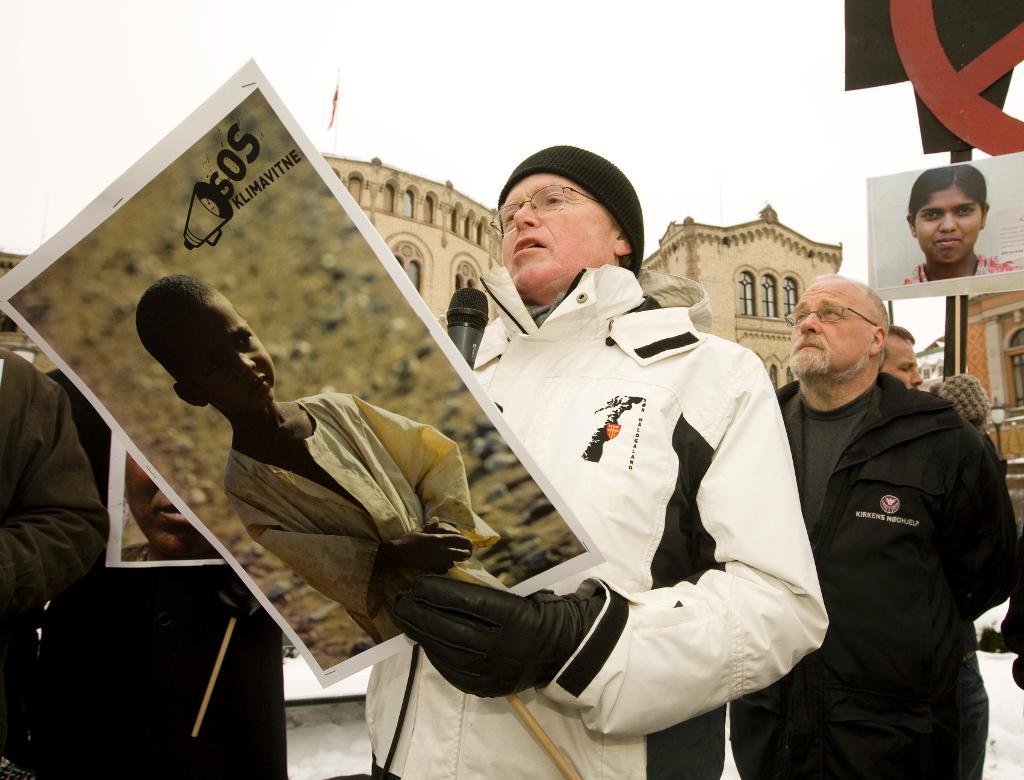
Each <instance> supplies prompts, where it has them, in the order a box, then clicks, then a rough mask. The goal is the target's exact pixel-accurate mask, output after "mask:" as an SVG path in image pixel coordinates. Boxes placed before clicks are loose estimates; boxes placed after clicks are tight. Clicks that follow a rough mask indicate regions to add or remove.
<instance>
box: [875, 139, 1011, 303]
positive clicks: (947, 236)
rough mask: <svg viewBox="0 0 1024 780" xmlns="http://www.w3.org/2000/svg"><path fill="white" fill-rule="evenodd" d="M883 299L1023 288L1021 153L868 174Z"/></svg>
mask: <svg viewBox="0 0 1024 780" xmlns="http://www.w3.org/2000/svg"><path fill="white" fill-rule="evenodd" d="M868 223H869V238H870V249H869V252H870V262H869V281H870V284H871V286H872V287H874V288H875V289H876V290H878V292H879V294H880V295H881V296H882V297H883V298H890V299H898V298H920V297H926V296H939V295H968V294H978V293H986V292H999V291H1002V290H1022V289H1024V153H1022V154H1011V155H1005V156H1002V157H993V158H989V159H984V160H976V161H974V162H971V163H956V164H954V165H941V166H937V167H935V168H928V169H926V170H917V171H907V172H905V173H897V174H893V175H890V176H881V177H877V178H872V179H868Z"/></svg>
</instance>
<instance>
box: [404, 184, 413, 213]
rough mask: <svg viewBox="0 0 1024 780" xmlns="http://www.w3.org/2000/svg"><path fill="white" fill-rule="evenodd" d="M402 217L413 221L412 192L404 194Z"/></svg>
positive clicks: (408, 191) (407, 191)
mask: <svg viewBox="0 0 1024 780" xmlns="http://www.w3.org/2000/svg"><path fill="white" fill-rule="evenodd" d="M402 216H403V217H405V218H406V219H412V190H406V191H405V192H404V193H402Z"/></svg>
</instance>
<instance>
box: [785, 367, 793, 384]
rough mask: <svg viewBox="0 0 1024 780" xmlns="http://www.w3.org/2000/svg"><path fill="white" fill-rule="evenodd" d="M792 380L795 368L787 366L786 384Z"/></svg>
mask: <svg viewBox="0 0 1024 780" xmlns="http://www.w3.org/2000/svg"><path fill="white" fill-rule="evenodd" d="M792 381H793V369H791V368H789V367H787V368H786V384H789V383H790V382H792Z"/></svg>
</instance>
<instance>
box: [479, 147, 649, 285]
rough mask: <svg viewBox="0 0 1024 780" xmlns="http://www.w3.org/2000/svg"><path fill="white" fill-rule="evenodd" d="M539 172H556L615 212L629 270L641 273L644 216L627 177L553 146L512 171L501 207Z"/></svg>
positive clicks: (599, 160) (581, 152)
mask: <svg viewBox="0 0 1024 780" xmlns="http://www.w3.org/2000/svg"><path fill="white" fill-rule="evenodd" d="M535 173H555V174H558V175H559V176H564V177H565V178H567V179H569V180H571V181H574V182H576V184H579V185H580V186H581V187H583V189H585V190H587V192H589V193H590V194H591V195H593V196H594V198H595V199H596V200H597V202H598V203H600V204H601V205H602V206H604V207H605V208H606V209H608V211H609V212H611V215H612V217H614V218H615V221H616V222H617V223H618V225H619V227H620V228H622V232H623V234H624V235H625V237H626V240H627V241H629V248H630V254H629V257H630V263H629V269H630V270H631V271H632V272H633V273H638V272H639V271H640V263H642V262H643V259H644V215H643V211H642V210H641V209H640V199H639V198H638V197H637V195H636V190H635V189H633V185H632V184H630V183H629V179H627V178H626V175H625V174H624V173H623V172H622V171H620V170H619V169H618V168H616V167H615V166H614V165H612V164H611V163H610V162H608V161H607V160H606V159H604V157H601V156H600V155H597V154H594V153H593V152H588V151H587V150H586V149H578V148H576V147H575V146H551V147H549V148H547V149H543V150H541V151H539V152H537V153H536V154H531V155H530V156H529V157H527V158H526V159H525V160H523V161H522V162H521V163H519V165H518V166H517V167H516V169H515V170H514V171H512V175H511V176H509V177H508V181H507V182H505V186H504V187H502V188H501V195H500V196H498V205H499V206H502V205H504V203H505V198H506V197H507V196H508V193H509V190H511V189H512V188H513V187H514V186H515V185H516V183H517V182H519V181H522V180H523V179H525V178H526V177H527V176H531V175H533V174H535Z"/></svg>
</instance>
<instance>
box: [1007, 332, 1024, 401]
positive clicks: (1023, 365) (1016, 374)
mask: <svg viewBox="0 0 1024 780" xmlns="http://www.w3.org/2000/svg"><path fill="white" fill-rule="evenodd" d="M1007 354H1008V356H1009V358H1010V371H1011V373H1012V374H1013V390H1014V393H1015V394H1016V396H1017V404H1018V405H1021V404H1024V328H1021V329H1020V330H1018V331H1017V332H1016V333H1014V334H1013V336H1012V337H1011V338H1010V345H1009V348H1008V349H1007Z"/></svg>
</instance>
